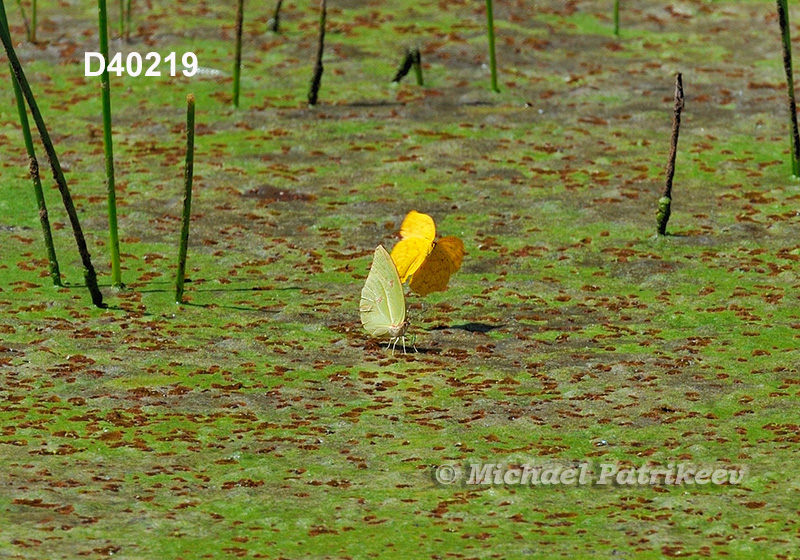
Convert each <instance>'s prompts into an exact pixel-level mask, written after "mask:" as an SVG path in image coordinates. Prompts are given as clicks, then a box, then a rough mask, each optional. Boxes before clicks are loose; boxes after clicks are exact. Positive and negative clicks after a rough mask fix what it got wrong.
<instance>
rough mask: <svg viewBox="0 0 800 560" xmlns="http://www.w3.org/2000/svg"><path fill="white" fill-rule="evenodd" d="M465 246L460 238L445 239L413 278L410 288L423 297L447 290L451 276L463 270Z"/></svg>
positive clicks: (432, 251) (436, 245) (436, 246)
mask: <svg viewBox="0 0 800 560" xmlns="http://www.w3.org/2000/svg"><path fill="white" fill-rule="evenodd" d="M463 260H464V244H463V243H462V242H461V240H460V239H459V238H458V237H453V236H449V237H443V238H442V239H440V240H439V241H438V242H437V243H436V244H435V245H434V247H433V250H431V252H430V254H429V255H428V257H427V258H426V259H425V260H424V262H423V263H422V265H421V266H420V267H419V268H418V269H417V271H416V273H415V274H414V276H413V277H412V278H411V283H410V284H409V287H410V288H411V290H412V291H413V292H415V293H417V294H419V295H421V296H426V295H428V294H430V293H432V292H443V291H444V290H446V289H447V283H448V282H449V281H450V276H451V275H452V274H453V273H455V272H456V271H457V270H458V269H459V268H461V262H462V261H463Z"/></svg>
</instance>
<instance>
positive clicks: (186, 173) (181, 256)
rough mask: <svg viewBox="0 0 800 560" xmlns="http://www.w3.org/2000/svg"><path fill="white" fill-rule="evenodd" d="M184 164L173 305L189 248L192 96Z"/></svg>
mask: <svg viewBox="0 0 800 560" xmlns="http://www.w3.org/2000/svg"><path fill="white" fill-rule="evenodd" d="M186 102H187V106H186V164H185V166H184V169H183V215H182V217H181V241H180V248H179V249H178V273H177V277H176V279H175V303H178V304H180V303H183V283H184V280H185V278H186V251H187V249H188V247H189V222H190V221H191V219H192V177H193V175H194V95H192V94H189V96H188V97H187V98H186Z"/></svg>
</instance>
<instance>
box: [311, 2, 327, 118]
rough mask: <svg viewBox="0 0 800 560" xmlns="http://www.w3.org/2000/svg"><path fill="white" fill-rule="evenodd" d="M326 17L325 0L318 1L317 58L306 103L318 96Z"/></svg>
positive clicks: (315, 101) (322, 69)
mask: <svg viewBox="0 0 800 560" xmlns="http://www.w3.org/2000/svg"><path fill="white" fill-rule="evenodd" d="M326 17H327V5H326V2H325V0H320V3H319V44H318V46H317V60H316V63H315V64H314V73H313V74H312V75H311V87H310V88H309V90H308V104H309V105H316V104H317V99H318V97H319V87H320V85H321V84H322V72H323V71H324V70H325V69H324V67H323V66H322V53H323V51H324V50H325V19H326Z"/></svg>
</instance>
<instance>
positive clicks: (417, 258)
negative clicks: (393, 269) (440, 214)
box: [392, 210, 436, 282]
mask: <svg viewBox="0 0 800 560" xmlns="http://www.w3.org/2000/svg"><path fill="white" fill-rule="evenodd" d="M400 237H401V240H400V241H399V242H398V243H397V244H396V245H395V246H394V248H393V249H392V260H393V261H394V264H395V265H396V266H397V273H398V275H399V276H400V282H405V281H406V280H407V279H408V277H409V276H412V275H413V274H414V273H415V272H416V271H417V269H419V267H420V266H422V263H423V262H425V258H426V257H427V256H428V255H429V254H430V252H431V250H432V249H433V240H434V239H435V238H436V226H435V225H434V223H433V218H431V217H430V216H428V215H427V214H423V213H422V212H417V211H416V210H412V211H411V212H409V213H408V214H407V215H406V217H405V219H404V220H403V223H402V224H401V225H400Z"/></svg>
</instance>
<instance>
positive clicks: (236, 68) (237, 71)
mask: <svg viewBox="0 0 800 560" xmlns="http://www.w3.org/2000/svg"><path fill="white" fill-rule="evenodd" d="M243 25H244V0H239V4H238V6H237V8H236V55H235V56H234V62H233V106H234V107H238V106H239V78H240V76H241V71H242V26H243Z"/></svg>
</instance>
